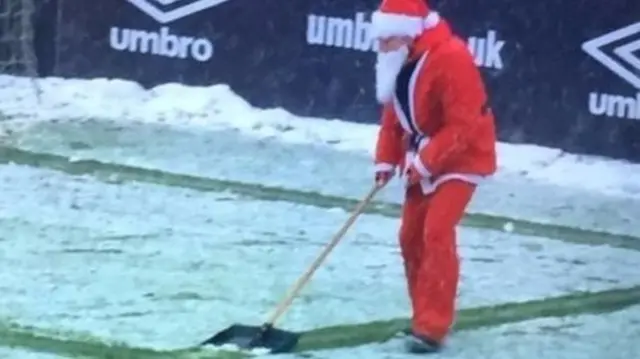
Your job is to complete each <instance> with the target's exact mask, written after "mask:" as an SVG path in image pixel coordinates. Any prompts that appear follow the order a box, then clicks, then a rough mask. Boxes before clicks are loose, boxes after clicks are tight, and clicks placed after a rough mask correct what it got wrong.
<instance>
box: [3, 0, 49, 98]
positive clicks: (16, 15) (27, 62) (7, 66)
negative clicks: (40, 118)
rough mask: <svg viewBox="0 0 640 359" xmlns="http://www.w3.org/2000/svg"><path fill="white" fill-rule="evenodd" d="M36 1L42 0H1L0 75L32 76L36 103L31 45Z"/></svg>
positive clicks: (35, 62) (34, 65)
mask: <svg viewBox="0 0 640 359" xmlns="http://www.w3.org/2000/svg"><path fill="white" fill-rule="evenodd" d="M36 1H42V0H0V74H3V75H17V76H25V77H29V78H31V83H32V86H33V90H34V91H35V95H36V97H37V100H38V102H39V101H40V90H39V87H38V83H37V77H38V63H37V58H36V54H35V45H34V19H35V15H36V8H35V4H36Z"/></svg>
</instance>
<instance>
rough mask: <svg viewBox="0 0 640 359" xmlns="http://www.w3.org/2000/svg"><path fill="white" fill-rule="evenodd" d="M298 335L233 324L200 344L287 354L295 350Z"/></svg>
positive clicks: (279, 330)
mask: <svg viewBox="0 0 640 359" xmlns="http://www.w3.org/2000/svg"><path fill="white" fill-rule="evenodd" d="M299 338H300V334H299V333H294V332H289V331H286V330H281V329H277V328H274V327H272V326H268V325H263V326H261V327H258V326H250V325H241V324H234V325H232V326H230V327H228V328H227V329H225V330H223V331H221V332H219V333H217V334H215V335H214V336H212V337H211V338H209V339H207V340H205V341H204V342H202V345H213V346H222V345H225V344H232V345H235V346H237V347H239V348H240V349H244V350H249V349H255V348H264V349H267V350H269V352H270V353H273V354H276V353H288V352H291V351H292V350H293V348H295V346H296V344H298V339H299Z"/></svg>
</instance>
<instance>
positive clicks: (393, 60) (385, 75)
mask: <svg viewBox="0 0 640 359" xmlns="http://www.w3.org/2000/svg"><path fill="white" fill-rule="evenodd" d="M408 56H409V47H408V46H403V47H401V48H400V49H398V50H396V51H390V52H379V53H378V58H377V60H376V98H377V99H378V102H380V103H381V104H386V103H388V102H389V101H391V98H392V97H393V92H394V91H395V89H396V78H397V77H398V74H399V73H400V70H402V66H404V63H405V62H406V61H407V57H408Z"/></svg>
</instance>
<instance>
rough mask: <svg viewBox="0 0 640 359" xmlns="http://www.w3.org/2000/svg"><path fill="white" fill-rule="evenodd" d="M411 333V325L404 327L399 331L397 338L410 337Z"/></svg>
mask: <svg viewBox="0 0 640 359" xmlns="http://www.w3.org/2000/svg"><path fill="white" fill-rule="evenodd" d="M411 334H413V331H412V330H411V327H407V328H404V329H402V330H401V331H399V332H397V333H396V335H395V337H396V338H405V337H408V336H409V335H411Z"/></svg>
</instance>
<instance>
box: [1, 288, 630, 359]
mask: <svg viewBox="0 0 640 359" xmlns="http://www.w3.org/2000/svg"><path fill="white" fill-rule="evenodd" d="M639 304H640V286H636V287H632V288H626V289H614V290H607V291H602V292H595V293H576V294H572V295H566V296H561V297H554V298H548V299H540V300H533V301H529V302H521V303H508V304H502V305H496V306H489V307H479V308H470V309H464V310H461V311H460V312H459V313H458V320H457V323H456V326H455V331H464V330H473V329H478V328H483V327H491V326H497V325H501V324H507V323H515V322H521V321H525V320H530V319H536V318H548V317H563V316H575V315H581V314H598V313H609V312H614V311H617V310H621V309H624V308H627V307H629V306H633V305H639ZM257 324H259V323H257ZM407 325H408V319H404V318H399V319H392V320H386V321H377V322H371V323H364V324H351V325H341V326H333V327H325V328H320V329H315V330H310V331H307V332H303V333H302V336H301V339H300V342H299V344H298V346H297V347H296V348H295V352H305V351H311V350H322V349H333V348H340V347H352V346H357V345H363V344H368V343H375V342H381V341H386V340H388V339H390V338H391V337H392V336H393V335H394V334H396V333H397V332H398V331H400V330H401V329H403V328H405V327H406V326H407ZM217 329H222V328H212V332H213V331H215V330H217ZM202 339H205V338H194V341H195V342H198V341H200V340H202ZM0 346H7V347H15V348H23V349H27V350H32V351H38V352H46V353H52V354H58V355H64V356H68V357H83V358H96V359H134V358H135V359H156V358H157V359H164V358H178V359H190V358H211V359H239V358H244V357H246V356H245V355H244V354H242V353H236V352H213V351H211V350H201V349H200V348H198V347H192V348H185V349H182V350H165V351H163V350H154V349H151V348H140V347H132V346H128V345H126V344H123V343H114V342H105V341H102V340H100V339H98V338H95V337H92V336H90V335H87V334H83V333H77V332H56V331H51V330H48V331H47V330H41V329H37V328H33V327H25V326H20V325H16V324H13V323H9V322H5V323H1V324H0Z"/></svg>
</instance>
